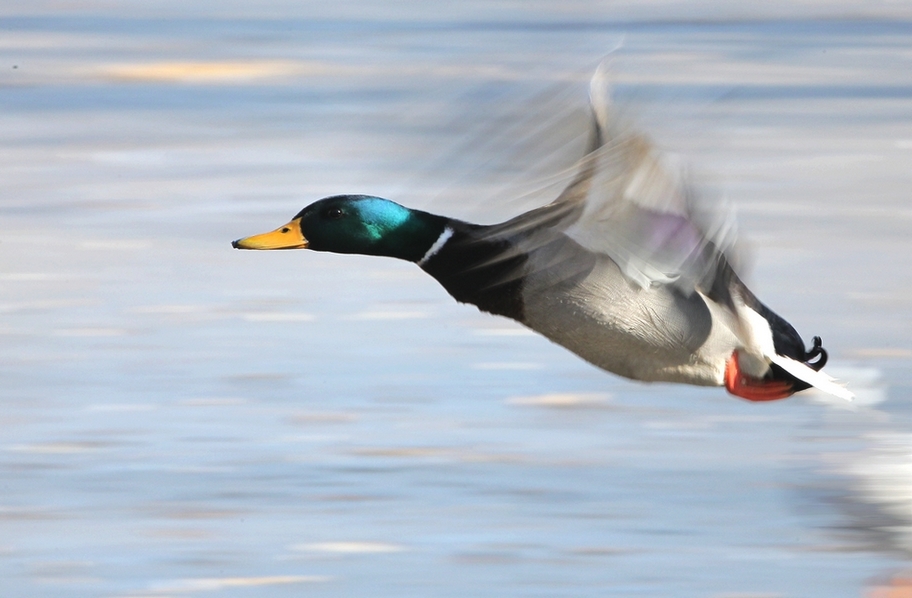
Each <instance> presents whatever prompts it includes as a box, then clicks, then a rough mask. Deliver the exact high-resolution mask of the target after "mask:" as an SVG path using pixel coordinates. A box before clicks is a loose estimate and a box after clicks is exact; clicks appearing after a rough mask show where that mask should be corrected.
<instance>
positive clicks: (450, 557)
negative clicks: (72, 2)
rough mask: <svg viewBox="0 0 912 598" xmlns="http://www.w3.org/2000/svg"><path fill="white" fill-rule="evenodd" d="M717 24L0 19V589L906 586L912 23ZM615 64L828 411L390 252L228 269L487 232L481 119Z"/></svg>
mask: <svg viewBox="0 0 912 598" xmlns="http://www.w3.org/2000/svg"><path fill="white" fill-rule="evenodd" d="M725 6H727V5H718V6H716V8H714V5H712V4H711V3H708V4H706V5H700V7H701V8H699V9H698V10H697V13H695V14H694V15H692V16H689V14H690V13H688V12H687V11H686V10H684V9H682V8H680V7H677V5H673V4H670V5H669V6H668V7H666V9H667V10H666V9H663V8H662V6H659V5H656V6H653V7H636V6H626V7H625V6H620V7H619V8H618V11H619V12H618V14H613V13H611V12H608V11H606V9H605V8H604V7H599V6H594V5H590V4H588V3H579V4H573V3H571V4H568V5H567V6H562V7H552V6H550V5H546V4H544V3H543V4H537V3H534V4H530V7H528V8H526V9H525V10H522V11H520V10H519V9H518V8H517V7H515V6H513V5H509V4H496V3H492V4H472V3H469V4H465V5H459V6H457V7H451V8H448V9H443V8H435V9H431V8H429V7H428V6H425V5H423V4H417V3H416V4H414V5H413V4H412V3H402V4H401V5H397V8H395V9H393V8H385V7H384V6H381V5H372V4H370V3H364V4H357V5H352V6H351V7H350V8H348V7H341V6H340V7H335V8H326V7H323V6H322V5H320V6H317V5H311V4H308V3H298V4H294V5H284V4H282V3H273V4H264V5H260V6H259V7H258V8H257V10H256V11H254V10H252V9H250V8H246V7H244V6H240V5H238V6H234V5H231V4H228V5H218V6H215V5H213V6H208V5H207V4H206V3H200V4H196V5H194V6H181V5H179V4H176V3H167V2H160V3H156V2H153V3H146V4H144V5H143V7H138V8H137V7H132V8H131V7H130V6H127V5H123V6H119V5H111V6H110V7H107V8H105V7H98V8H93V7H92V6H89V5H86V6H85V7H83V8H73V9H69V10H67V11H63V10H61V9H58V8H55V7H48V8H44V7H43V5H41V4H38V5H36V6H35V7H33V8H28V7H25V6H21V7H6V8H3V9H2V10H0V108H2V110H0V155H2V160H0V282H2V284H0V339H2V342H0V380H2V392H0V401H2V402H0V405H2V410H0V590H2V591H0V595H2V596H4V597H5V596H16V597H20V596H21V597H26V596H28V597H34V596H55V597H56V596H105V597H140V596H142V597H152V596H155V597H163V596H196V595H200V596H206V595H208V596H285V595H288V596H300V595H308V596H311V595H312V596H391V597H392V596H396V597H400V596H428V597H430V596H435V597H436V596H440V597H444V596H454V597H455V596H460V597H462V596H496V597H504V596H549V597H550V596H574V597H578V596H625V597H626V596H657V597H658V596H662V597H665V596H675V597H698V596H699V597H713V598H723V597H728V598H734V597H738V598H747V597H752V598H760V597H764V598H770V597H774V596H775V597H796V598H797V597H801V598H807V597H812V596H819V597H826V598H832V597H835V596H846V597H849V596H851V597H857V596H863V595H864V593H865V592H866V591H868V590H869V589H870V588H873V587H876V586H878V584H881V583H885V581H883V580H886V579H888V578H889V577H890V576H891V575H893V574H894V573H896V572H898V571H902V570H904V569H905V568H906V567H907V566H908V563H909V561H908V552H907V551H908V550H909V549H910V544H912V542H909V541H908V529H909V526H910V525H912V515H909V514H908V513H910V512H912V510H910V509H909V505H910V504H912V502H910V501H912V492H910V491H909V490H907V488H909V477H908V476H909V475H912V474H910V473H909V472H912V437H910V435H909V433H910V431H912V425H910V424H912V417H910V416H912V413H910V409H909V406H910V404H912V403H910V401H909V398H910V390H912V376H910V373H909V372H910V368H909V365H910V360H912V345H910V341H909V336H910V331H912V321H910V320H912V299H910V297H912V292H910V291H912V267H910V262H909V260H908V259H907V257H906V256H907V255H908V253H909V249H910V241H909V239H910V238H912V236H910V233H912V230H910V229H912V218H910V215H912V214H910V210H909V200H908V189H909V188H910V183H912V170H910V169H909V168H908V164H909V160H910V157H912V153H910V152H912V105H910V104H909V101H908V99H909V90H910V89H912V69H910V68H909V66H910V60H912V55H910V54H909V50H908V48H909V47H912V46H910V42H912V20H909V19H910V18H912V14H909V15H906V14H903V13H902V10H904V9H903V8H902V7H901V6H898V7H895V12H894V13H874V12H872V13H871V14H870V15H868V17H867V18H863V19H855V18H854V17H852V18H850V17H847V16H846V15H847V14H856V13H857V11H856V12H854V13H853V12H851V11H849V12H847V11H846V10H845V9H844V7H843V6H842V5H840V4H838V3H837V4H833V5H822V6H821V7H818V10H817V11H816V12H804V13H802V12H800V11H798V10H797V9H792V8H789V7H788V6H785V5H783V6H779V5H777V4H773V5H770V6H771V8H768V9H765V12H763V13H756V14H752V13H750V12H749V11H747V9H739V10H741V12H734V13H733V12H732V10H734V9H730V8H726V7H725ZM717 9H718V10H717ZM872 10H873V9H872ZM884 10H886V9H884ZM700 11H702V12H700ZM726 11H728V12H726ZM619 44H621V50H620V51H619V52H617V54H616V55H617V59H616V67H615V68H616V72H617V77H618V80H617V83H618V85H617V94H618V96H619V97H620V98H622V99H623V100H624V101H625V102H626V103H627V105H628V106H629V107H630V110H631V113H632V114H634V115H635V116H636V119H637V121H638V122H639V123H640V125H641V127H642V128H643V129H645V130H647V131H649V133H650V134H652V135H653V137H654V138H655V139H656V140H657V142H658V143H659V145H660V146H662V147H664V148H666V149H668V150H671V151H676V152H680V153H682V154H684V155H685V156H687V157H688V159H689V160H690V161H691V163H693V164H695V165H696V166H697V168H698V170H699V172H700V173H701V174H702V175H703V176H705V178H706V180H707V184H710V185H713V186H715V187H718V188H720V189H723V190H724V191H725V192H726V193H727V194H728V196H729V197H730V198H731V199H732V201H733V202H734V203H735V204H736V205H737V206H738V207H739V212H740V220H741V224H742V229H743V231H744V234H745V236H746V238H747V239H748V241H749V242H750V244H751V247H752V255H753V262H754V267H753V274H752V276H751V277H750V279H751V281H752V282H751V284H752V286H753V287H754V288H755V290H756V291H757V292H758V294H759V295H760V296H761V297H762V298H763V299H764V301H766V302H767V303H769V304H770V305H771V306H772V307H773V308H774V309H776V310H777V311H778V312H780V313H782V314H783V315H784V316H786V317H787V318H788V319H789V320H790V321H791V322H792V323H793V324H795V326H796V327H797V328H798V329H799V330H800V331H801V332H802V334H803V335H804V336H805V337H810V336H813V335H815V334H819V335H822V336H823V337H824V340H825V341H826V346H827V347H828V348H829V350H830V353H831V364H832V366H831V371H832V373H833V374H834V375H837V376H839V377H840V378H843V379H846V380H849V381H850V383H851V384H852V388H853V390H855V391H856V393H857V394H858V396H859V400H858V401H857V405H856V406H854V407H852V408H851V409H846V408H845V407H844V406H842V405H839V404H836V403H827V402H825V401H824V400H823V398H821V397H819V396H814V395H808V396H798V397H795V398H793V399H791V400H789V401H783V402H779V403H773V404H763V405H753V404H747V403H745V402H741V401H739V400H737V399H735V398H733V397H730V396H728V395H726V394H725V393H724V391H722V390H720V389H703V388H688V387H679V386H671V385H641V384H635V383H631V382H627V381H624V380H621V379H619V378H617V377H614V376H612V375H610V374H607V373H604V372H601V371H599V370H596V369H594V368H592V367H591V366H589V365H587V364H585V363H583V362H581V361H580V360H578V359H577V358H575V357H574V356H572V355H570V354H569V353H567V352H566V351H564V350H563V349H561V348H559V347H556V346H554V345H552V344H550V343H549V342H548V341H546V340H544V339H542V338H540V337H537V336H534V335H531V334H528V333H526V332H525V331H524V330H523V329H522V328H521V327H520V326H518V325H515V324H513V323H511V322H509V321H506V320H503V319H497V318H494V317H491V316H487V315H483V314H480V313H478V312H477V310H475V309H474V308H471V307H467V306H462V305H458V304H456V303H454V302H453V301H452V300H451V299H449V298H448V297H447V296H446V294H445V292H444V291H443V290H442V289H440V288H439V287H438V286H437V284H436V283H435V282H434V281H433V280H431V279H430V278H428V277H426V276H425V275H423V274H422V273H421V272H420V271H419V270H418V269H417V268H415V267H414V266H413V265H410V264H406V263H401V262H395V261H392V260H383V259H376V258H367V257H358V256H336V255H326V254H316V253H309V252H294V251H290V252H270V253H261V252H238V251H234V250H232V249H231V247H230V241H231V240H233V239H236V238H238V237H242V236H246V235H249V234H253V233H259V232H264V231H267V230H272V229H273V228H275V227H276V226H279V225H281V224H283V223H284V222H286V221H287V220H288V219H289V218H290V217H291V216H293V215H294V214H295V213H296V212H298V210H300V208H302V207H303V206H304V205H306V204H307V203H309V202H310V201H313V200H315V199H318V198H320V197H323V196H326V195H331V194H336V193H342V192H351V193H369V194H374V195H380V196H386V197H390V198H391V199H394V200H396V201H400V202H402V203H405V204H409V205H415V206H418V207H422V208H425V209H432V210H434V211H437V212H442V213H447V214H452V215H458V216H460V217H464V218H471V219H474V220H479V221H491V220H494V219H496V218H498V217H503V216H504V215H509V214H510V213H515V209H516V206H518V205H520V203H521V202H518V203H517V202H510V201H507V200H506V199H504V201H503V202H499V201H498V200H497V198H498V197H499V196H500V195H499V194H505V195H503V197H507V196H508V195H509V189H511V188H516V189H518V188H521V187H522V184H523V183H524V178H523V177H524V169H525V168H526V164H525V163H524V162H522V160H520V161H519V162H518V163H517V162H513V163H510V164H508V165H507V167H504V166H503V165H502V164H501V163H500V162H498V159H499V158H500V157H502V156H501V154H500V153H499V152H500V150H501V149H502V148H504V147H511V146H512V145H511V143H512V142H511V140H512V137H511V136H515V135H517V133H516V131H517V130H521V129H514V130H511V132H510V133H509V134H508V135H505V134H504V133H503V131H504V130H505V129H504V127H505V121H504V120H503V118H502V117H504V115H510V114H517V113H519V114H523V111H524V110H527V109H528V108H527V107H528V106H538V107H539V108H537V109H540V107H541V106H542V101H541V95H540V94H542V93H543V92H545V91H546V90H553V89H561V90H562V91H561V92H560V93H559V94H557V95H556V96H553V97H552V99H551V101H550V104H549V103H548V102H544V104H545V106H546V107H549V106H550V107H553V106H554V105H558V106H561V107H566V108H568V109H570V110H571V111H572V110H573V109H577V110H579V109H582V108H583V107H584V106H585V101H586V95H585V94H586V77H587V76H588V73H589V72H590V71H591V69H592V68H593V67H594V65H596V64H597V63H598V61H599V60H600V59H601V57H602V56H603V54H604V53H605V52H606V51H607V50H610V49H611V48H614V47H616V46H618V45H619ZM153 67H154V68H153ZM536 98H537V99H536ZM555 98H556V99H555ZM574 103H576V105H574ZM529 110H530V112H529V113H528V118H527V119H526V120H525V121H521V123H525V124H529V123H530V122H534V121H535V120H536V119H537V118H538V115H537V113H536V112H534V111H532V110H531V109H529ZM485 131H492V132H493V133H491V135H492V136H493V139H495V140H496V143H495V142H492V143H490V144H486V143H485V139H486V138H485V137H484V135H485ZM546 141H547V140H546ZM555 142H556V141H555ZM515 143H516V145H519V144H521V140H519V139H517V140H516V142H515ZM505 189H506V190H507V191H506V192H505V191H504V190H505Z"/></svg>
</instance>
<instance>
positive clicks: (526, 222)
mask: <svg viewBox="0 0 912 598" xmlns="http://www.w3.org/2000/svg"><path fill="white" fill-rule="evenodd" d="M590 101H591V111H592V128H591V131H590V144H589V150H588V153H586V155H585V156H584V157H583V159H582V161H581V162H580V164H579V167H578V170H577V172H576V175H575V177H574V179H573V180H572V182H571V183H570V184H569V185H568V186H567V187H566V188H565V189H564V191H563V192H562V193H561V194H560V196H559V197H558V198H557V199H556V200H555V201H554V202H552V203H551V204H549V205H547V206H544V207H542V208H539V209H537V210H533V211H531V212H529V213H527V214H524V215H522V216H519V217H517V218H515V219H513V220H511V221H509V222H506V223H504V225H503V227H502V228H500V231H499V232H502V233H504V234H517V233H523V232H526V233H528V234H533V233H535V231H536V230H537V229H541V228H547V229H549V230H550V231H551V232H552V233H555V232H562V233H564V234H565V235H566V236H568V237H569V238H571V239H572V240H573V241H575V242H576V243H578V244H579V245H580V246H582V247H583V248H584V249H586V250H587V251H589V252H591V253H593V254H602V255H606V256H608V257H610V258H611V259H612V260H613V261H614V262H616V263H617V264H618V266H619V267H620V268H621V271H622V272H624V274H625V275H626V276H627V278H629V279H630V280H631V281H632V282H634V283H635V284H637V285H639V286H640V287H642V288H648V287H650V286H653V285H662V284H671V285H675V286H676V287H678V288H680V289H681V290H682V291H684V292H685V293H687V294H690V293H693V292H694V291H695V290H699V291H701V292H703V293H704V294H706V295H708V296H710V297H712V298H713V299H714V300H716V301H719V302H721V303H723V304H725V305H728V306H729V307H733V304H732V301H733V300H732V298H731V297H730V295H729V283H730V282H731V281H732V280H737V276H736V275H735V274H734V271H733V270H732V268H731V265H730V264H731V262H732V261H734V258H735V257H736V254H737V247H736V246H737V231H736V222H735V218H734V215H733V210H732V209H731V207H730V206H729V205H728V204H727V203H726V202H725V201H724V200H723V199H722V198H721V197H718V196H713V195H710V194H707V193H701V192H699V191H698V189H697V188H696V187H695V186H694V185H693V184H692V183H691V182H690V181H689V179H688V175H687V172H686V170H685V169H684V168H683V166H682V165H681V164H678V163H676V162H674V161H673V160H671V159H670V158H668V157H666V156H663V155H662V154H660V153H659V152H658V151H657V150H656V148H655V147H654V146H653V145H652V144H651V143H650V142H649V140H648V139H647V138H646V137H645V136H644V135H642V134H640V133H638V132H637V131H635V130H633V129H632V128H631V127H629V126H627V125H626V124H625V123H624V122H622V120H621V119H620V118H618V116H617V115H616V113H615V109H614V106H613V105H612V103H611V100H610V89H609V84H608V77H607V64H606V63H605V62H603V63H602V65H601V66H600V67H599V68H598V70H597V71H596V73H595V75H594V77H593V78H592V80H591V84H590ZM538 236H539V237H540V238H541V239H542V241H543V242H553V239H554V237H553V235H547V234H546V235H541V234H540V235H538ZM738 286H739V287H743V285H738ZM743 292H745V293H749V291H747V290H746V289H744V290H743Z"/></svg>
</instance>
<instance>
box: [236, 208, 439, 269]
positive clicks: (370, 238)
mask: <svg viewBox="0 0 912 598" xmlns="http://www.w3.org/2000/svg"><path fill="white" fill-rule="evenodd" d="M446 223H447V219H446V218H444V217H442V216H435V215H434V214H428V213H427V212H421V211H418V210H411V209H409V208H406V207H404V206H401V205H399V204H397V203H395V202H392V201H390V200H388V199H382V198H379V197H372V196H369V195H335V196H333V197H327V198H325V199H321V200H319V201H316V202H314V203H312V204H310V205H309V206H307V207H306V208H304V209H303V210H301V211H300V212H298V214H297V215H296V216H295V217H294V218H293V219H292V220H291V222H289V223H288V224H286V225H285V226H282V227H280V228H277V229H276V230H274V231H272V232H270V233H265V234H262V235H255V236H253V237H247V238H245V239H239V240H237V241H234V242H233V243H232V245H233V246H234V247H236V248H238V249H301V248H307V249H313V250H315V251H331V252H334V253H360V254H364V255H380V256H387V257H395V258H399V259H404V260H409V261H413V262H414V261H418V260H419V259H421V257H422V256H423V255H424V254H425V253H427V251H428V249H430V247H431V246H432V245H433V244H434V242H435V241H436V240H437V239H438V238H439V237H440V235H441V234H442V233H443V231H444V229H445V228H446Z"/></svg>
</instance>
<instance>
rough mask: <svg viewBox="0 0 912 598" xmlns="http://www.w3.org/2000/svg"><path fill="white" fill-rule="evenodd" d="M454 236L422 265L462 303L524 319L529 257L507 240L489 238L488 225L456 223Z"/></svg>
mask: <svg viewBox="0 0 912 598" xmlns="http://www.w3.org/2000/svg"><path fill="white" fill-rule="evenodd" d="M451 227H452V228H453V236H452V237H450V239H449V240H448V241H447V242H446V244H444V246H443V247H442V248H441V249H440V251H438V252H437V253H436V254H434V255H433V256H431V257H430V258H429V259H428V260H427V261H426V262H425V263H424V264H423V265H422V268H423V269H424V271H425V272H427V273H428V274H430V275H431V276H433V277H434V278H436V279H437V282H439V283H440V284H441V285H443V288H445V289H446V290H447V292H448V293H449V294H450V295H452V296H453V298H454V299H456V301H459V302H460V303H471V304H473V305H476V306H478V309H480V310H482V311H486V312H489V313H492V314H497V315H499V316H506V317H508V318H512V319H514V320H517V321H519V322H522V321H523V317H524V314H523V301H522V277H523V273H524V271H525V270H524V269H525V265H526V256H525V254H523V253H522V252H520V251H518V250H516V249H515V248H514V246H513V245H512V244H511V243H510V242H509V241H506V240H503V239H497V238H486V237H485V235H484V231H485V228H486V227H483V226H478V225H472V224H466V223H461V222H454V223H452V224H451Z"/></svg>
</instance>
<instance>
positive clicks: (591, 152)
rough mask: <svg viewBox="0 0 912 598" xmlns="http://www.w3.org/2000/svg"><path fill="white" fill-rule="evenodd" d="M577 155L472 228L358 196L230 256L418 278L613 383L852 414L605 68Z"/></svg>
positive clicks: (312, 208)
mask: <svg viewBox="0 0 912 598" xmlns="http://www.w3.org/2000/svg"><path fill="white" fill-rule="evenodd" d="M590 101H591V112H592V125H591V132H590V142H589V147H588V150H587V151H586V153H585V155H584V156H583V158H582V159H581V161H580V163H579V166H578V168H577V169H576V171H575V174H574V176H573V178H572V180H571V182H570V183H569V185H568V186H567V187H566V188H565V189H564V191H563V192H562V193H561V194H560V195H559V196H558V197H557V199H555V200H554V201H553V202H551V203H550V204H548V205H545V206H542V207H539V208H536V209H533V210H531V211H529V212H526V213H524V214H521V215H519V216H516V217H515V218H512V219H510V220H507V221H506V222H502V223H499V224H494V225H479V224H471V223H468V222H463V221H460V220H456V219H453V218H447V217H445V216H439V215H436V214H431V213H428V212H424V211H420V210H415V209H410V208H407V207H404V206H401V205H399V204H397V203H395V202H392V201H390V200H387V199H382V198H379V197H373V196H368V195H336V196H333V197H327V198H324V199H321V200H319V201H316V202H314V203H312V204H311V205H309V206H307V207H306V208H304V209H303V210H301V211H300V212H299V213H298V214H297V215H295V217H294V218H292V220H291V221H290V222H289V223H288V224H286V225H284V226H282V227H279V228H278V229H276V230H274V231H272V232H269V233H264V234H260V235H254V236H251V237H246V238H243V239H239V240H237V241H234V242H233V243H232V245H233V246H234V247H235V248H237V249H304V248H306V249H312V250H314V251H329V252H333V253H355V254H364V255H375V256H385V257H392V258H398V259H403V260H407V261H410V262H414V263H415V264H417V265H418V266H419V267H420V268H421V269H422V270H424V271H425V272H427V273H428V274H430V275H431V276H433V277H434V278H435V279H436V280H437V281H438V282H439V283H440V284H441V285H442V286H443V287H444V289H446V290H447V292H449V293H450V295H452V296H453V298H455V299H456V300H457V301H459V302H462V303H471V304H473V305H475V306H477V307H478V308H479V309H480V310H482V311H485V312H489V313H492V314H496V315H500V316H505V317H508V318H512V319H514V320H516V321H517V322H520V323H521V324H523V325H525V326H527V327H529V328H531V329H532V330H534V331H536V332H538V333H539V334H542V335H543V336H545V337H547V338H548V339H550V340H552V341H553V342H555V343H557V344H559V345H561V346H563V347H565V348H567V349H569V350H570V351H572V352H573V353H576V354H577V355H579V356H580V357H582V358H583V359H585V360H586V361H588V362H590V363H592V364H594V365H596V366H598V367H600V368H602V369H604V370H607V371H609V372H613V373H615V374H618V375H620V376H624V377H627V378H632V379H634V380H641V381H645V382H677V383H683V384H694V385H701V386H724V387H725V388H726V389H727V390H728V392H730V393H731V394H733V395H736V396H738V397H741V398H744V399H748V400H751V401H770V400H775V399H783V398H786V397H789V396H791V395H792V394H794V393H795V392H798V391H801V390H805V389H808V388H811V387H816V388H818V389H820V390H822V391H824V392H827V393H830V394H833V395H836V396H839V397H842V398H844V399H847V400H851V399H852V396H853V395H852V394H851V393H850V392H849V391H848V390H847V389H846V388H845V387H844V386H842V385H840V384H838V383H836V381H835V380H833V379H832V378H831V377H829V376H828V375H826V374H825V373H823V372H821V371H820V370H821V368H822V367H823V366H824V365H825V363H826V361H827V353H826V351H825V350H824V349H823V347H822V346H821V345H822V343H821V340H820V338H819V337H814V339H813V344H812V345H811V347H810V348H809V349H807V348H806V345H805V343H804V342H803V341H802V339H801V337H800V336H799V335H798V333H797V332H796V331H795V329H794V328H793V327H792V326H791V325H790V324H789V323H788V322H787V321H786V320H784V319H783V318H782V317H780V316H779V315H777V314H776V313H775V312H773V311H772V310H771V309H769V308H768V307H767V306H766V305H764V304H763V303H761V302H760V300H759V299H757V297H756V296H755V295H754V294H753V293H752V292H751V291H750V290H749V289H748V288H747V286H746V285H745V284H744V282H743V281H742V280H741V279H740V278H739V277H738V275H737V273H736V272H735V269H734V268H733V266H732V263H731V262H732V254H733V253H734V246H735V234H734V221H733V218H732V216H731V212H730V210H727V209H725V208H724V206H723V205H722V204H721V203H720V202H718V201H710V200H709V199H707V198H706V197H705V196H703V195H701V194H700V193H699V192H698V190H697V189H696V188H695V186H694V185H692V184H691V183H690V182H689V181H687V180H686V178H685V177H684V176H682V175H681V172H680V169H677V168H675V167H673V166H672V165H671V164H669V163H668V161H667V160H666V159H665V158H664V157H663V156H662V155H661V154H660V153H659V152H658V151H657V150H656V148H655V147H654V146H653V145H652V144H651V143H650V142H649V141H648V139H647V138H646V137H645V136H643V135H642V134H640V133H637V132H636V131H633V130H631V129H630V128H629V127H626V126H625V125H624V124H622V123H621V122H620V119H619V118H617V117H616V115H615V111H614V109H613V106H612V103H611V101H610V94H609V93H608V83H607V76H606V72H605V69H604V68H602V67H600V69H599V70H598V71H597V72H596V74H595V76H594V77H593V79H592V82H591V85H590Z"/></svg>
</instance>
